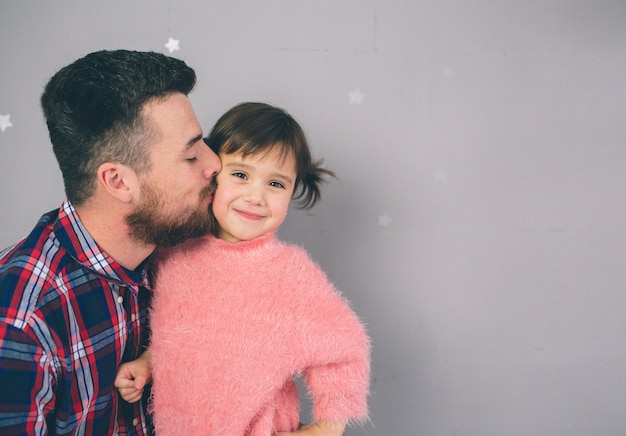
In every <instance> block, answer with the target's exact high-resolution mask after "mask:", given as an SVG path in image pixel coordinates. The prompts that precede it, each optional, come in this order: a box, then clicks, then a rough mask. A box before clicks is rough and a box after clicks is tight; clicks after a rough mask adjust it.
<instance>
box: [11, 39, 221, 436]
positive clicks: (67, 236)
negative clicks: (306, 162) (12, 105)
mask: <svg viewBox="0 0 626 436" xmlns="http://www.w3.org/2000/svg"><path fill="white" fill-rule="evenodd" d="M194 84H195V73H194V71H193V70H192V69H191V68H189V67H188V66H187V65H185V63H184V62H182V61H180V60H176V59H174V58H170V57H167V56H164V55H161V54H157V53H148V52H131V51H124V50H118V51H101V52H96V53H91V54H89V55H87V56H85V57H84V58H82V59H79V60H77V61H76V62H74V63H73V64H71V65H69V66H67V67H65V68H63V69H61V70H60V71H59V72H58V73H56V74H55V75H54V76H53V77H52V79H51V80H50V81H49V83H48V84H47V86H46V89H45V91H44V93H43V95H42V98H41V102H42V107H43V110H44V114H45V116H46V121H47V124H48V130H49V132H50V139H51V142H52V145H53V149H54V153H55V155H56V158H57V160H58V163H59V166H60V168H61V172H62V175H63V181H64V184H65V192H66V196H67V199H66V201H64V202H63V204H62V206H61V207H60V208H59V209H58V210H54V211H52V212H49V213H47V214H45V215H43V217H42V218H41V219H40V221H39V223H38V224H37V226H36V227H35V228H34V230H33V231H32V232H31V233H30V235H28V236H27V237H26V238H25V239H23V240H22V241H21V242H19V243H17V244H16V245H14V246H12V247H9V248H7V249H5V250H4V251H3V252H0V387H1V388H0V434H2V435H6V434H37V435H39V434H76V435H78V434H81V435H82V434H86V435H111V434H128V435H144V434H150V433H151V431H152V428H151V424H150V422H149V420H148V419H147V416H146V410H145V401H138V402H135V403H128V402H125V401H124V400H122V399H121V398H120V396H119V394H118V392H117V390H116V389H115V387H114V380H115V376H116V372H117V371H118V368H119V367H120V365H122V364H123V363H125V362H130V361H133V360H135V359H137V358H140V356H141V355H142V353H143V352H144V349H145V347H146V346H147V336H148V335H147V333H148V331H147V307H148V304H149V299H150V290H149V283H148V280H147V278H148V276H147V273H146V270H145V264H146V260H147V258H148V256H149V255H150V254H151V253H152V251H153V250H154V249H155V247H156V246H157V245H173V244H176V243H179V242H182V241H183V240H186V239H188V238H191V237H195V236H199V235H202V234H204V233H206V231H207V230H208V227H209V225H210V224H209V223H210V219H209V213H208V207H209V204H210V202H211V199H212V192H213V179H214V176H215V174H216V173H217V172H218V171H219V170H220V167H221V164H220V161H219V158H218V157H217V156H216V155H215V154H214V153H213V152H212V151H211V150H210V149H209V148H208V147H207V146H206V145H205V143H204V142H203V140H202V130H201V128H200V125H199V123H198V121H197V119H196V116H195V113H194V111H193V108H192V106H191V104H190V102H189V100H188V98H187V95H188V93H189V92H190V91H191V90H192V88H193V86H194ZM143 358H146V357H145V355H144V356H143ZM129 367H130V368H132V364H126V365H124V366H123V368H126V370H125V373H124V374H123V377H127V378H131V377H133V376H134V375H137V376H140V374H134V373H133V370H132V369H128V368H129ZM145 394H146V395H144V398H145V397H146V396H147V394H148V392H147V390H146V393H145Z"/></svg>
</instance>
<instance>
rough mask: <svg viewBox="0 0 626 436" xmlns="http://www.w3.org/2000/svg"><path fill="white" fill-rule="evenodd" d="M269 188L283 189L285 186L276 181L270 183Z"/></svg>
mask: <svg viewBox="0 0 626 436" xmlns="http://www.w3.org/2000/svg"><path fill="white" fill-rule="evenodd" d="M270 186H273V187H275V188H281V189H285V185H283V184H282V183H280V182H277V181H273V182H270Z"/></svg>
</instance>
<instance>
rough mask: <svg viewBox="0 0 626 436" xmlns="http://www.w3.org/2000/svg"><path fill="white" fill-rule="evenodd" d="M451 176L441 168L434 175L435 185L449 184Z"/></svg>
mask: <svg viewBox="0 0 626 436" xmlns="http://www.w3.org/2000/svg"><path fill="white" fill-rule="evenodd" d="M449 175H450V173H448V172H447V171H445V170H443V169H442V168H439V169H438V170H437V171H435V172H434V173H433V177H435V183H438V184H443V183H447V182H448V176H449Z"/></svg>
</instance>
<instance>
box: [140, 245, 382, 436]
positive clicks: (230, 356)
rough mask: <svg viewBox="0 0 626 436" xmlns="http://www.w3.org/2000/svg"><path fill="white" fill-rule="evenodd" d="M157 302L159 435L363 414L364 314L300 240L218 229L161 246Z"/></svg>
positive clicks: (256, 435) (268, 430)
mask: <svg viewBox="0 0 626 436" xmlns="http://www.w3.org/2000/svg"><path fill="white" fill-rule="evenodd" d="M155 284H156V286H155V294H154V300H153V309H152V314H151V316H152V318H151V324H152V345H151V347H152V348H151V350H152V356H153V380H154V385H153V404H152V408H153V411H154V421H155V426H156V431H157V434H158V435H159V436H162V435H166V436H167V435H212V436H243V435H246V436H247V435H250V436H269V435H272V434H274V432H276V431H293V430H295V429H296V428H297V426H298V422H299V404H298V394H297V391H296V387H295V384H294V382H293V380H292V376H293V375H295V374H303V375H304V377H305V379H304V380H305V382H306V384H307V387H308V389H309V394H310V395H311V397H312V399H313V415H314V419H315V420H316V421H317V420H320V419H341V420H347V421H350V422H352V421H357V422H359V421H364V420H366V419H367V395H368V389H369V375H370V343H369V338H368V336H367V334H366V332H365V328H364V326H363V324H362V323H361V322H360V321H359V319H358V317H357V316H356V315H355V313H354V312H353V311H352V310H351V309H350V306H349V304H348V303H347V301H346V300H345V299H343V298H342V296H341V295H340V294H339V293H338V292H337V291H336V290H335V289H334V287H333V286H332V285H331V284H330V283H329V282H328V279H327V278H326V276H325V275H324V273H323V272H322V271H321V269H320V268H319V267H318V266H317V265H316V264H315V263H314V262H313V261H312V260H311V259H310V257H309V256H308V254H307V253H306V252H305V251H304V250H302V249H301V248H299V247H295V246H291V245H288V244H285V243H282V242H280V241H279V240H277V239H276V238H275V236H274V235H271V234H268V235H265V236H262V237H261V238H258V239H256V240H253V241H246V242H239V243H232V242H226V241H222V240H220V239H217V238H215V237H213V236H206V237H203V238H200V239H197V240H192V241H189V242H187V243H185V244H183V245H180V246H178V247H175V248H173V249H170V250H168V251H165V252H163V253H162V256H161V257H160V260H159V266H158V274H157V276H156V281H155Z"/></svg>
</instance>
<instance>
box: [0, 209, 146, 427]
mask: <svg viewBox="0 0 626 436" xmlns="http://www.w3.org/2000/svg"><path fill="white" fill-rule="evenodd" d="M146 285H147V281H146V274H145V270H144V269H143V268H142V273H141V274H138V273H136V272H133V271H129V270H126V269H125V268H123V267H122V266H120V265H119V264H118V263H116V262H115V261H114V260H113V259H111V258H110V257H109V256H108V255H107V254H106V253H104V252H103V251H102V250H100V248H99V247H98V245H97V244H96V242H95V241H94V240H93V239H92V238H91V236H90V235H89V233H87V231H86V229H85V228H84V227H83V225H82V223H81V221H80V219H79V217H78V215H77V214H76V212H75V210H74V208H73V207H72V205H71V204H70V203H69V202H68V201H66V202H64V203H63V205H62V206H61V209H59V210H58V211H56V210H55V211H52V212H50V213H48V214H46V215H44V216H43V217H42V218H41V220H40V221H39V223H38V224H37V226H36V227H35V229H34V230H33V231H32V233H31V234H30V235H29V236H28V237H26V238H25V239H23V240H22V241H21V242H20V243H18V244H17V245H15V246H13V247H9V248H7V249H5V250H4V251H3V252H0V434H2V435H7V434H20V435H22V434H28V435H41V434H57V435H61V434H63V435H64V434H72V435H115V434H121V435H145V434H150V433H151V431H152V429H151V423H150V422H149V419H148V418H149V417H147V416H146V413H145V401H139V402H137V403H134V404H129V403H126V402H125V401H124V400H122V399H121V397H120V396H119V394H118V392H117V390H116V389H115V388H114V386H113V381H114V379H115V374H116V372H117V368H118V367H119V365H120V363H123V362H128V361H131V360H134V359H136V358H137V357H138V356H139V355H140V354H141V353H142V352H143V350H144V347H145V345H146V340H147V336H148V329H147V308H148V304H149V299H150V296H151V292H150V291H149V290H147V289H146ZM148 390H149V389H146V396H145V397H144V398H147V395H148V392H147V391H148Z"/></svg>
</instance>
